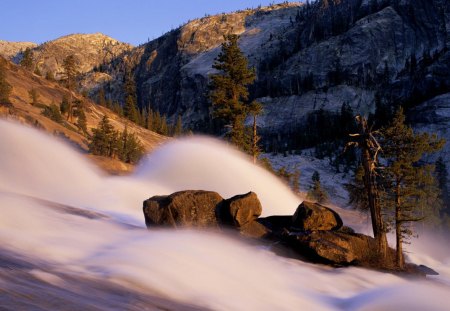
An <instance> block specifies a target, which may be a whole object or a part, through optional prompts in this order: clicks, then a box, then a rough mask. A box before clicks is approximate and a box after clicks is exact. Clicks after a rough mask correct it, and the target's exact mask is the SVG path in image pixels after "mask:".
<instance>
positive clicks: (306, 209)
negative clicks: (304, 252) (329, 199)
mask: <svg viewBox="0 0 450 311" xmlns="http://www.w3.org/2000/svg"><path fill="white" fill-rule="evenodd" d="M342 224H343V223H342V219H341V217H340V216H339V215H338V213H336V212H335V211H333V210H332V209H330V208H328V207H325V206H323V205H320V204H318V203H311V202H306V201H303V203H302V204H300V206H299V207H298V208H297V210H296V211H295V214H294V216H293V217H292V224H291V227H293V228H295V229H296V230H300V231H318V230H320V231H327V230H338V229H339V228H341V227H342Z"/></svg>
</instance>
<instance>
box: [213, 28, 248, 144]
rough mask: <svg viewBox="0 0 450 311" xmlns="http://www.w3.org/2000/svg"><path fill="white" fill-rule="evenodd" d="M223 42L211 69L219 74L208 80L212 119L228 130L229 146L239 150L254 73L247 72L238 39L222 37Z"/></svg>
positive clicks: (236, 37)
mask: <svg viewBox="0 0 450 311" xmlns="http://www.w3.org/2000/svg"><path fill="white" fill-rule="evenodd" d="M224 39H225V42H224V43H223V44H222V50H221V52H220V54H219V56H218V57H217V58H216V59H215V62H214V64H213V68H214V69H216V70H218V71H219V73H217V74H214V75H211V76H210V78H211V83H210V88H211V93H210V98H211V101H212V105H213V116H214V117H215V118H217V119H219V120H220V121H221V123H222V125H224V126H226V125H229V126H231V131H230V133H229V134H228V135H229V138H230V140H231V142H232V143H233V144H234V145H236V146H238V147H240V148H243V147H244V145H245V127H244V121H245V118H246V117H247V114H248V107H247V100H248V97H249V92H248V89H247V87H248V86H249V85H250V84H252V83H253V82H254V81H255V79H256V74H255V70H254V69H249V68H248V60H247V58H246V57H245V56H244V54H243V53H242V51H241V50H240V49H239V46H238V39H239V36H237V35H226V36H224Z"/></svg>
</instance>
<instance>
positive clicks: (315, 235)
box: [143, 190, 376, 266]
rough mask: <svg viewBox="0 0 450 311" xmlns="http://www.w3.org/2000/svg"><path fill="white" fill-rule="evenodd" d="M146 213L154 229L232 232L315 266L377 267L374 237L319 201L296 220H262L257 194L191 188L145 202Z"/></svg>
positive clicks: (301, 210)
mask: <svg viewBox="0 0 450 311" xmlns="http://www.w3.org/2000/svg"><path fill="white" fill-rule="evenodd" d="M143 211H144V216H145V223H146V225H147V227H148V228H156V227H159V226H162V227H173V228H215V229H218V230H220V229H222V228H225V229H226V228H231V229H235V230H236V231H238V232H239V233H240V234H241V235H242V236H244V237H248V238H253V239H257V240H258V241H260V242H261V243H264V244H268V245H271V244H272V243H275V245H277V247H279V246H282V245H284V247H286V248H287V249H289V250H291V251H293V252H295V253H297V254H298V256H300V257H302V258H307V259H308V260H310V261H313V262H320V263H326V264H331V265H352V264H354V265H362V266H371V265H372V264H373V263H376V261H374V260H373V258H374V257H375V256H376V243H375V242H374V239H373V238H372V237H369V236H366V235H363V234H358V233H355V232H354V231H353V229H351V228H349V227H343V223H342V219H341V218H340V216H339V215H338V214H337V213H336V212H334V211H333V210H331V209H330V208H327V207H325V206H322V205H320V204H316V203H311V202H306V201H305V202H303V203H302V204H300V206H299V207H298V208H297V211H296V212H295V214H294V215H293V216H270V217H265V218H258V216H259V215H261V211H262V207H261V203H260V202H259V200H258V197H257V195H256V194H255V193H253V192H249V193H246V194H241V195H236V196H234V197H232V198H229V199H226V200H224V199H223V198H222V197H221V196H220V195H219V194H218V193H216V192H211V191H200V190H197V191H193V190H188V191H180V192H175V193H173V194H171V195H168V196H154V197H152V198H150V199H148V200H146V201H144V206H143Z"/></svg>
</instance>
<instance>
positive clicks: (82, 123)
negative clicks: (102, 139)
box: [77, 109, 87, 133]
mask: <svg viewBox="0 0 450 311" xmlns="http://www.w3.org/2000/svg"><path fill="white" fill-rule="evenodd" d="M77 117H78V119H77V126H78V128H79V129H80V130H82V131H83V133H87V122H86V114H85V113H84V110H82V109H80V110H78V111H77Z"/></svg>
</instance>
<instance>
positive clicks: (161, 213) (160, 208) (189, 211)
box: [143, 190, 223, 227]
mask: <svg viewBox="0 0 450 311" xmlns="http://www.w3.org/2000/svg"><path fill="white" fill-rule="evenodd" d="M222 201H223V198H222V197H221V196H220V195H219V194H218V193H216V192H211V191H197V190H188V191H180V192H175V193H173V194H171V195H169V196H154V197H152V198H150V199H148V200H146V201H144V206H143V210H144V216H145V224H146V225H147V227H151V226H155V225H157V226H168V227H179V226H182V227H217V225H218V222H217V219H216V209H217V207H218V206H219V205H220V203H221V202H222Z"/></svg>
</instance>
